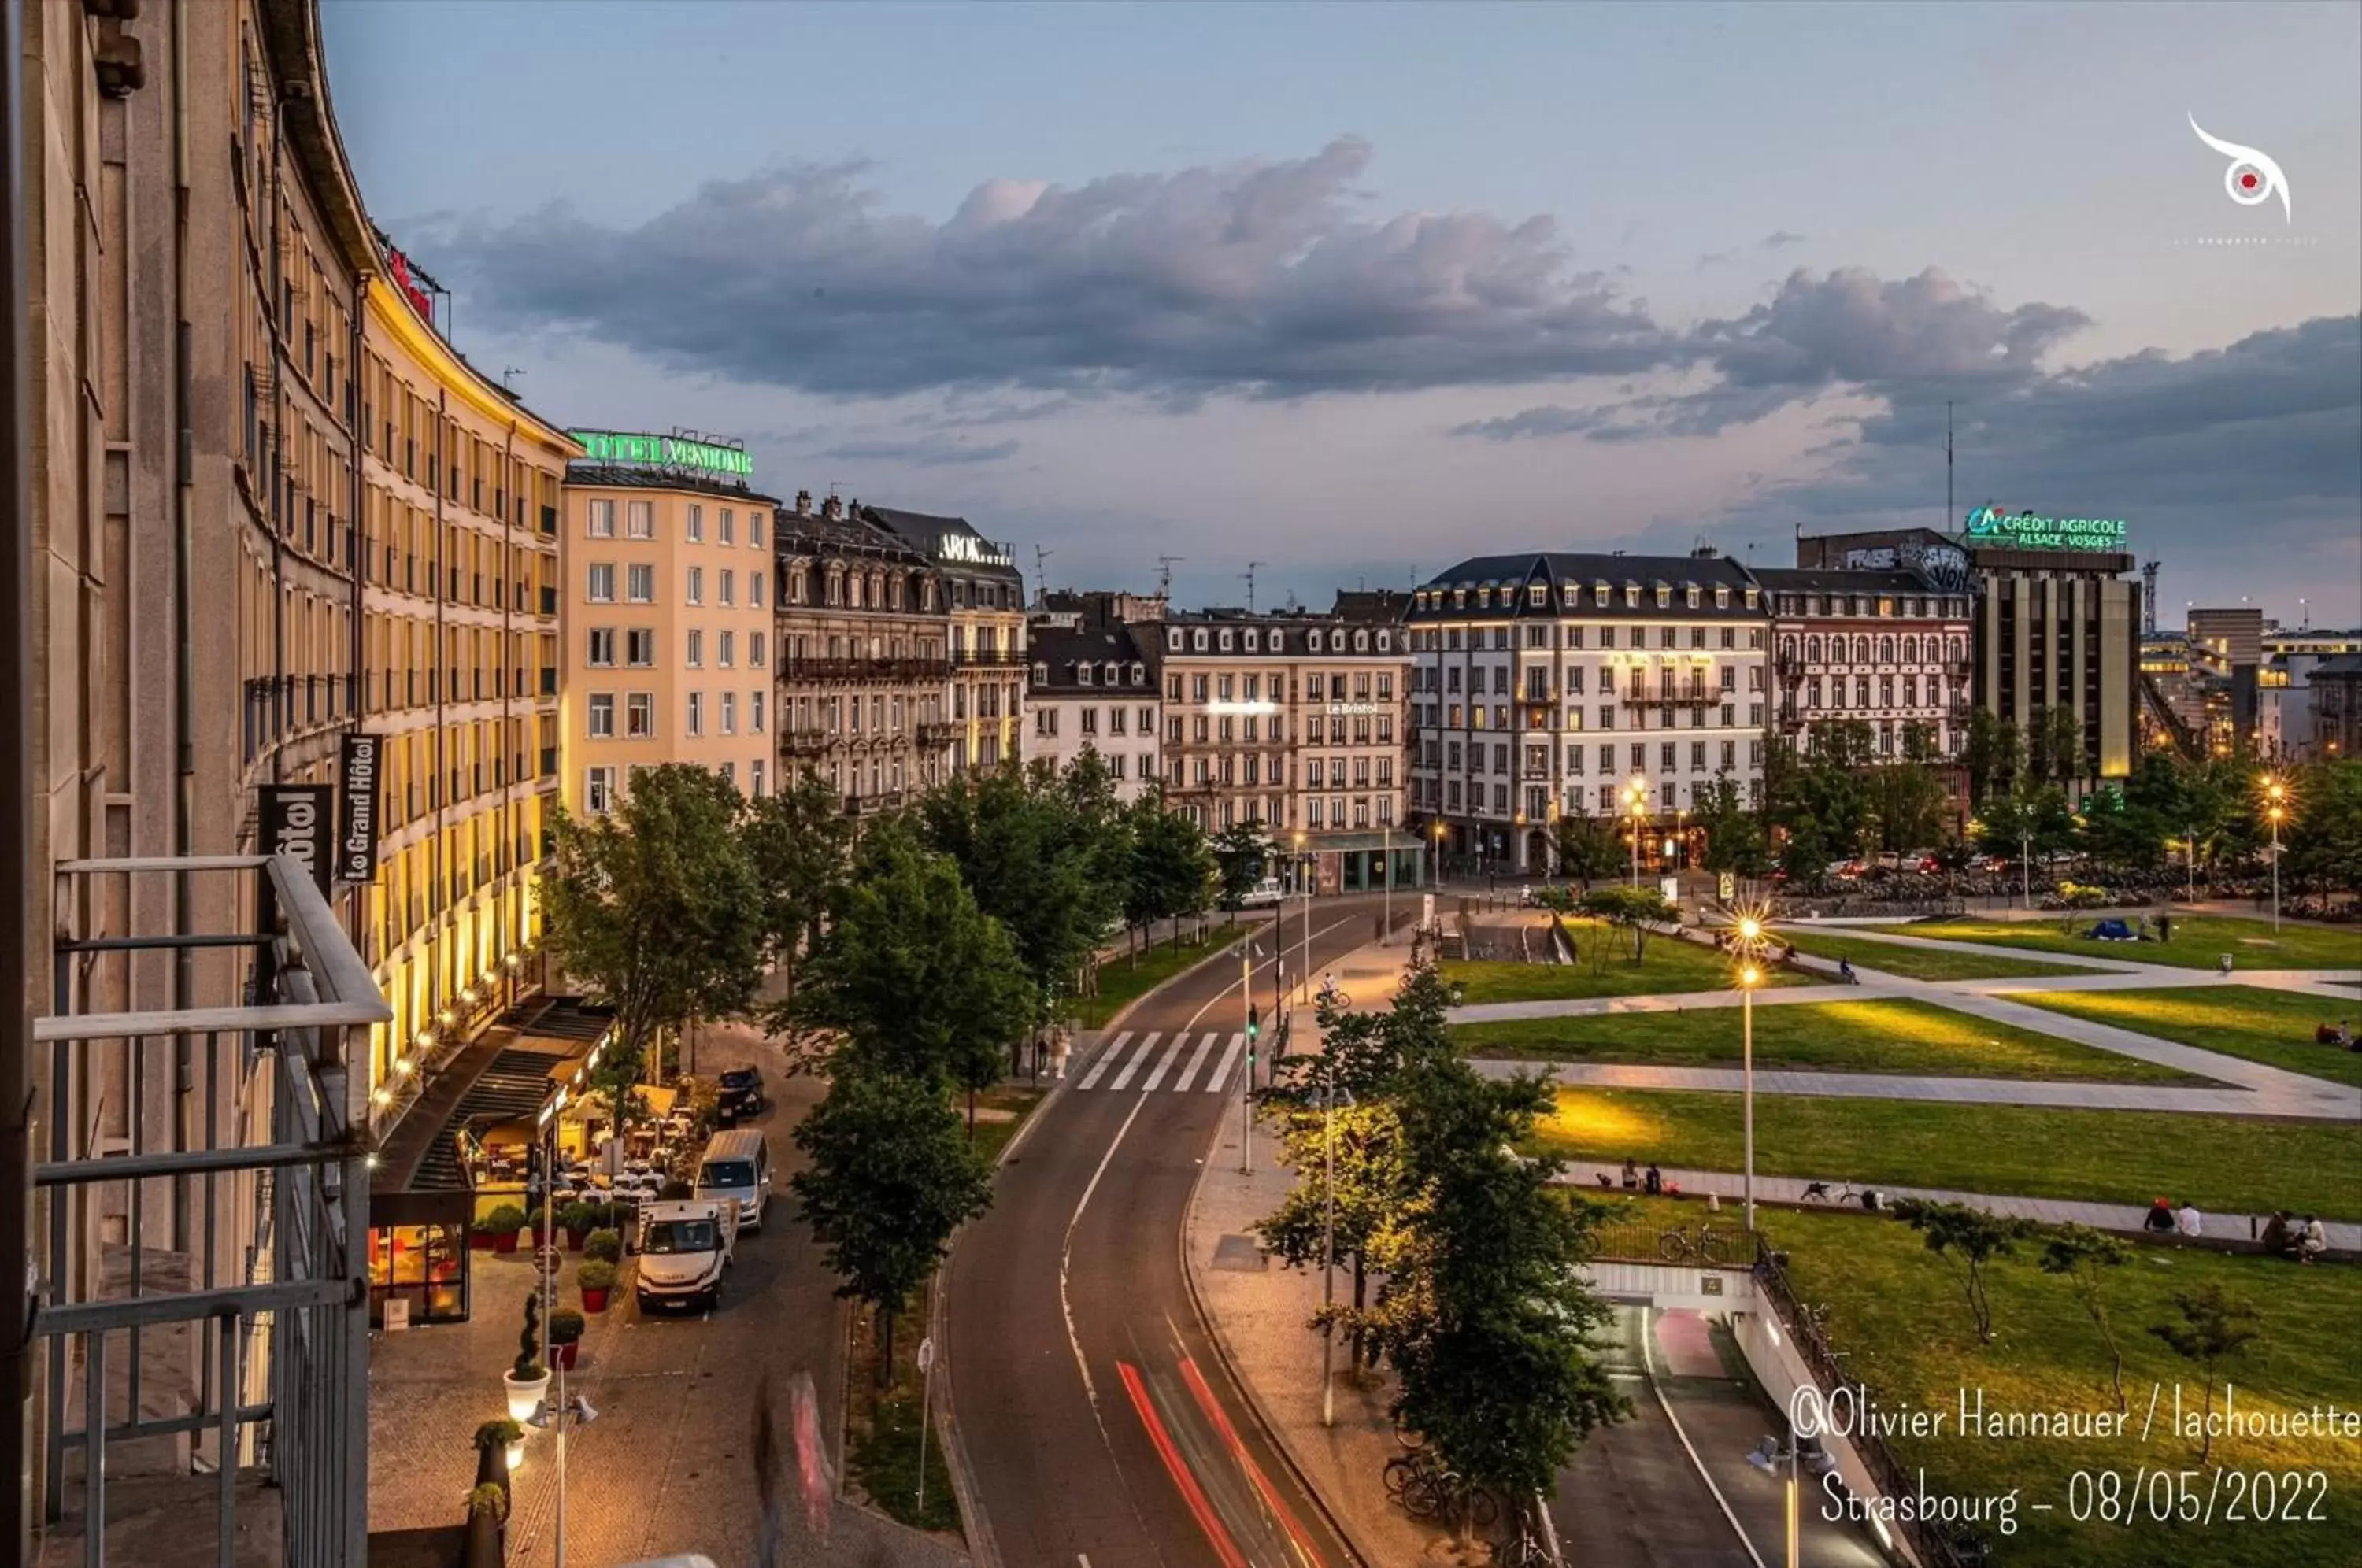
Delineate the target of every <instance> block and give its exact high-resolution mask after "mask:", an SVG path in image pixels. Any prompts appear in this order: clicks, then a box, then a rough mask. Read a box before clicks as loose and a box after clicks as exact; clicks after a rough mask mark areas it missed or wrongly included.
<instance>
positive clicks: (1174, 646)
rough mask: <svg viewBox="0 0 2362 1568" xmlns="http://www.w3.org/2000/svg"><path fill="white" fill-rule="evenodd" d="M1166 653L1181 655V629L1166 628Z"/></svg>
mask: <svg viewBox="0 0 2362 1568" xmlns="http://www.w3.org/2000/svg"><path fill="white" fill-rule="evenodd" d="M1164 651H1165V652H1166V653H1179V652H1180V651H1181V628H1180V627H1178V626H1167V627H1165V628H1164Z"/></svg>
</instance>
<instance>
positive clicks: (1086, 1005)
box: [1075, 921, 1264, 1029]
mask: <svg viewBox="0 0 2362 1568" xmlns="http://www.w3.org/2000/svg"><path fill="white" fill-rule="evenodd" d="M1263 923H1264V922H1260V921H1238V922H1223V923H1221V924H1219V925H1209V926H1208V927H1207V928H1206V930H1205V932H1204V933H1202V934H1201V935H1200V936H1198V937H1197V938H1195V939H1185V940H1183V941H1181V942H1178V943H1170V942H1168V943H1162V944H1158V945H1156V946H1154V947H1151V948H1147V949H1144V950H1142V951H1141V952H1138V953H1131V954H1127V955H1123V956H1120V957H1118V958H1113V959H1110V960H1109V961H1108V962H1107V963H1105V964H1102V965H1100V966H1099V968H1098V987H1099V988H1098V995H1097V996H1090V997H1085V998H1083V999H1081V1000H1080V1001H1079V1002H1077V1003H1076V1005H1075V1020H1076V1023H1077V1025H1079V1026H1080V1027H1081V1028H1084V1029H1104V1028H1106V1027H1107V1021H1108V1020H1109V1019H1110V1018H1113V1017H1114V1016H1115V1015H1116V1014H1117V1013H1118V1012H1120V1011H1121V1010H1123V1009H1124V1008H1125V1007H1126V1006H1128V1005H1129V1004H1131V1002H1133V1001H1136V1000H1138V999H1140V998H1142V997H1143V996H1146V995H1147V994H1148V993H1149V992H1150V991H1152V990H1153V989H1155V988H1157V987H1158V986H1161V985H1163V984H1164V982H1165V981H1167V980H1169V979H1171V978H1172V977H1174V976H1175V975H1177V974H1179V973H1181V971H1182V970H1184V969H1187V968H1188V967H1189V966H1191V965H1193V964H1195V963H1197V962H1198V960H1199V959H1201V958H1204V957H1206V956H1208V955H1210V954H1215V953H1219V952H1220V951H1221V950H1222V949H1223V948H1225V947H1228V946H1230V945H1231V944H1232V943H1234V942H1236V941H1238V940H1239V939H1240V938H1241V937H1242V936H1244V935H1246V934H1247V933H1249V932H1251V931H1256V930H1259V929H1261V928H1262V925H1263Z"/></svg>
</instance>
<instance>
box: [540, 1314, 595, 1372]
mask: <svg viewBox="0 0 2362 1568" xmlns="http://www.w3.org/2000/svg"><path fill="white" fill-rule="evenodd" d="M586 1326H587V1323H586V1320H585V1319H584V1318H583V1316H582V1314H581V1313H579V1312H577V1311H576V1310H574V1309H573V1308H571V1307H560V1308H559V1309H557V1311H555V1312H552V1313H551V1314H550V1315H549V1356H550V1359H551V1360H552V1361H555V1362H556V1363H557V1364H558V1365H560V1366H562V1367H564V1368H565V1369H566V1370H567V1371H568V1372H571V1371H573V1370H574V1356H575V1353H576V1352H577V1350H578V1349H579V1347H580V1345H581V1342H582V1331H583V1329H584V1328H585V1327H586Z"/></svg>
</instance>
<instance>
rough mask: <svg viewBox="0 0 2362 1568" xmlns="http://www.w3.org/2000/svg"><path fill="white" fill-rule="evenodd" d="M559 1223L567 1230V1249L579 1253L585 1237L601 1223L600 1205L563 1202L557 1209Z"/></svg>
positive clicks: (560, 1226)
mask: <svg viewBox="0 0 2362 1568" xmlns="http://www.w3.org/2000/svg"><path fill="white" fill-rule="evenodd" d="M557 1223H558V1226H559V1228H560V1229H562V1230H563V1231H565V1232H566V1246H567V1250H568V1251H569V1252H577V1253H579V1252H580V1251H581V1250H582V1242H583V1240H584V1238H586V1237H588V1236H589V1235H590V1232H591V1231H592V1230H593V1229H595V1228H596V1227H597V1225H598V1223H599V1206H598V1205H596V1204H590V1203H568V1204H562V1205H560V1206H559V1208H558V1210H557Z"/></svg>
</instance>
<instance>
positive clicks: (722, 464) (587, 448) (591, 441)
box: [567, 430, 755, 479]
mask: <svg viewBox="0 0 2362 1568" xmlns="http://www.w3.org/2000/svg"><path fill="white" fill-rule="evenodd" d="M567 434H568V435H569V436H573V437H574V439H576V440H577V441H579V442H581V443H582V456H583V460H584V461H585V462H591V463H601V464H604V465H605V466H607V467H609V468H621V469H670V470H673V471H676V472H678V471H681V470H687V471H689V472H691V473H708V474H729V475H732V476H734V477H735V478H738V479H745V477H747V476H748V475H749V474H752V473H753V472H754V471H755V459H754V458H750V457H748V456H747V455H746V454H745V452H743V451H741V450H740V449H739V448H737V447H718V446H716V445H714V444H713V443H712V442H711V441H692V440H690V439H688V438H687V437H686V436H644V435H636V434H634V433H632V432H629V431H623V430H569V431H568V432H567Z"/></svg>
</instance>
